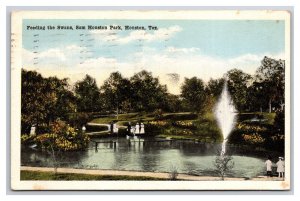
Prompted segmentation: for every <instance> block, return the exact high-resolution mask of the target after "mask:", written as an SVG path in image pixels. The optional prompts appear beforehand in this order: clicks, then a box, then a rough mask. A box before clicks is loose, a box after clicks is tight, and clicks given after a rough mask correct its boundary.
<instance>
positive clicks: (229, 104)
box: [214, 81, 236, 154]
mask: <svg viewBox="0 0 300 201" xmlns="http://www.w3.org/2000/svg"><path fill="white" fill-rule="evenodd" d="M226 82H227V81H225V84H224V88H223V91H222V94H221V96H220V99H219V101H218V103H217V105H216V107H215V111H214V114H215V116H216V119H217V122H218V126H219V128H220V129H221V131H222V134H223V139H224V141H223V146H222V152H221V154H225V152H226V142H227V140H228V136H229V134H230V132H231V130H232V129H233V127H234V125H235V123H236V118H235V116H236V109H235V107H234V105H233V101H232V100H231V97H230V95H229V92H228V89H227V84H226Z"/></svg>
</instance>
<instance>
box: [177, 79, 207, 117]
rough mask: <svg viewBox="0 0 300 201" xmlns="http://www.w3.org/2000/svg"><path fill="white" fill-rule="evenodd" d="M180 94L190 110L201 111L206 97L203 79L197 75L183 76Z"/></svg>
mask: <svg viewBox="0 0 300 201" xmlns="http://www.w3.org/2000/svg"><path fill="white" fill-rule="evenodd" d="M181 96H182V98H183V101H184V102H185V104H186V106H187V108H188V109H189V110H190V111H192V112H202V110H203V109H204V106H205V101H206V97H207V95H206V92H205V85H204V83H203V81H202V80H201V79H199V78H197V77H192V78H190V79H189V78H185V80H184V83H183V85H182V86H181Z"/></svg>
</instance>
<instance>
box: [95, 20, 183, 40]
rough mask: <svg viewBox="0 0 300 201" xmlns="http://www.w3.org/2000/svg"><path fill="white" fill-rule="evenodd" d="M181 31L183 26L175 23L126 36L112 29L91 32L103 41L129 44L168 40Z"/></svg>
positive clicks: (137, 31) (133, 32) (132, 32)
mask: <svg viewBox="0 0 300 201" xmlns="http://www.w3.org/2000/svg"><path fill="white" fill-rule="evenodd" d="M180 31H182V28H181V27H180V26H177V25H175V26H171V27H168V28H160V29H158V30H157V31H153V32H147V31H145V30H136V31H131V32H130V33H129V34H128V35H126V36H121V35H119V34H118V33H117V32H116V31H112V30H93V31H91V32H90V33H92V34H94V36H95V38H97V39H98V40H101V41H105V42H112V43H117V44H127V43H130V42H133V41H145V42H152V41H159V40H167V39H169V38H171V37H173V36H174V35H175V34H176V33H178V32H180Z"/></svg>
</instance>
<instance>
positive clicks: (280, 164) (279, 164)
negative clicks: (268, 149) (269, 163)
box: [276, 157, 284, 178]
mask: <svg viewBox="0 0 300 201" xmlns="http://www.w3.org/2000/svg"><path fill="white" fill-rule="evenodd" d="M276 165H277V172H278V177H282V178H283V174H284V161H283V158H282V157H279V161H278V162H277V163H276Z"/></svg>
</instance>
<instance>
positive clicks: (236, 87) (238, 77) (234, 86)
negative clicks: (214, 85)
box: [227, 69, 251, 112]
mask: <svg viewBox="0 0 300 201" xmlns="http://www.w3.org/2000/svg"><path fill="white" fill-rule="evenodd" d="M227 79H228V80H227V83H228V90H229V92H230V94H231V97H232V100H233V102H234V104H235V105H236V108H237V110H238V111H240V112H241V111H243V110H245V109H247V106H248V105H247V93H248V85H249V84H250V81H251V76H250V75H249V74H247V73H244V72H243V71H241V70H238V69H232V70H230V71H228V72H227Z"/></svg>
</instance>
